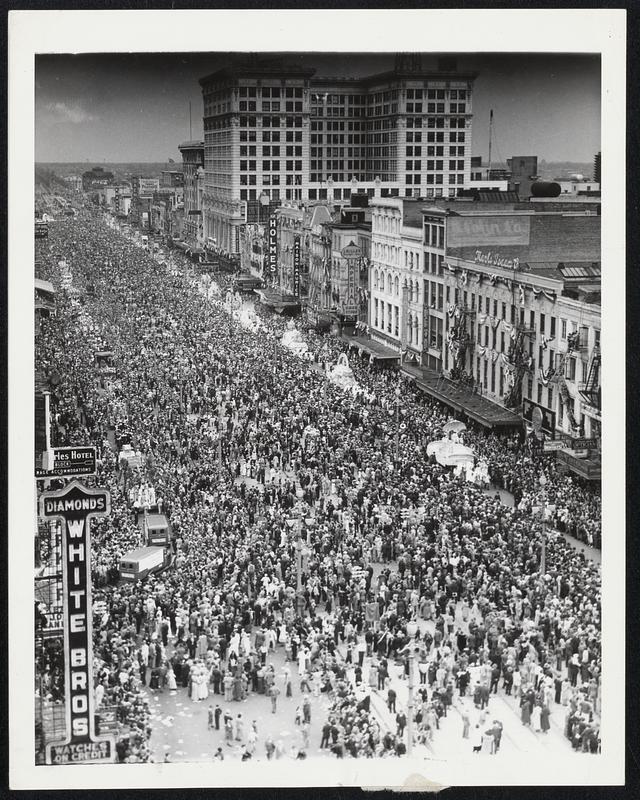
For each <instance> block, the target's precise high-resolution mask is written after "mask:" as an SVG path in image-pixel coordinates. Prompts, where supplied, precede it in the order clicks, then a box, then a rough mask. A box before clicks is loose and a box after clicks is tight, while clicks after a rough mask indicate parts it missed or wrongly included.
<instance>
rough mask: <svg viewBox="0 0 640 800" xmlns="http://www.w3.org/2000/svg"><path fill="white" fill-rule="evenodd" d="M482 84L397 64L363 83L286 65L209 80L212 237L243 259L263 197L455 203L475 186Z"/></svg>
mask: <svg viewBox="0 0 640 800" xmlns="http://www.w3.org/2000/svg"><path fill="white" fill-rule="evenodd" d="M475 77H476V76H475V74H472V73H468V74H467V73H458V72H456V71H437V70H436V71H433V70H432V71H427V70H422V69H421V68H420V67H419V65H416V64H406V63H403V62H402V61H400V62H398V63H397V64H396V69H395V70H393V71H391V72H388V73H384V74H381V75H373V76H368V77H365V78H361V79H355V80H351V79H349V80H346V79H334V78H316V77H314V71H313V70H311V69H301V68H300V67H292V66H290V65H286V64H282V63H280V64H278V63H271V64H268V63H265V64H258V63H254V64H246V65H244V66H237V67H229V68H226V69H223V70H220V71H218V72H216V73H214V74H212V75H209V76H207V77H206V78H202V79H201V80H200V85H201V87H202V93H203V101H204V130H205V157H204V160H205V191H204V228H205V237H206V238H207V239H211V240H212V241H214V242H215V243H216V244H217V245H218V246H219V247H220V248H221V249H223V250H225V251H227V252H230V253H236V252H238V250H239V231H238V228H239V227H240V226H241V225H242V224H243V222H245V221H254V220H253V219H252V220H249V216H250V214H249V211H250V209H252V208H253V207H254V206H255V205H256V204H257V203H258V202H259V199H260V197H261V196H266V197H267V198H268V199H269V200H270V201H276V202H279V201H281V200H282V201H289V202H294V203H303V202H306V201H314V200H327V201H328V202H340V203H342V202H344V203H345V204H348V202H349V198H350V196H351V194H352V193H354V192H364V193H365V194H367V195H369V196H370V197H384V196H401V197H434V198H436V197H454V196H455V195H456V194H457V192H458V190H460V189H463V188H465V187H466V186H467V185H468V182H469V176H470V163H471V124H472V93H473V82H474V80H475Z"/></svg>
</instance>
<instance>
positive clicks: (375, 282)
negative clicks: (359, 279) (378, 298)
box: [373, 269, 378, 289]
mask: <svg viewBox="0 0 640 800" xmlns="http://www.w3.org/2000/svg"><path fill="white" fill-rule="evenodd" d="M373 288H374V289H377V288H378V270H377V269H376V270H374V271H373Z"/></svg>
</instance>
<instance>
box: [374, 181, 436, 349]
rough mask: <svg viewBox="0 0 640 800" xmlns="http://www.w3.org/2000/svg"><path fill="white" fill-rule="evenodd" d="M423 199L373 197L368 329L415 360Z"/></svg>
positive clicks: (420, 330)
mask: <svg viewBox="0 0 640 800" xmlns="http://www.w3.org/2000/svg"><path fill="white" fill-rule="evenodd" d="M422 205H423V203H422V202H421V201H419V200H407V199H401V198H391V197H390V198H387V199H379V200H377V199H374V200H372V201H371V206H372V214H371V266H370V273H369V280H370V298H369V299H370V303H369V331H370V334H371V338H372V339H374V341H378V342H380V343H381V344H385V345H387V346H389V347H391V348H392V349H395V350H398V351H400V352H403V353H405V354H409V355H412V356H413V357H415V359H416V360H419V359H420V358H421V353H422V348H423V336H424V319H423V317H424V313H423V308H424V286H423V264H424V254H423V250H422Z"/></svg>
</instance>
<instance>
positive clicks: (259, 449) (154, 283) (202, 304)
mask: <svg viewBox="0 0 640 800" xmlns="http://www.w3.org/2000/svg"><path fill="white" fill-rule="evenodd" d="M48 247H49V248H50V250H49V251H48V252H45V253H43V254H42V256H43V257H42V259H41V261H42V269H43V271H44V272H45V273H46V274H43V275H42V277H46V278H47V279H50V280H52V281H53V282H54V285H56V287H57V288H58V289H59V291H58V293H57V297H56V314H55V315H54V316H52V317H50V318H48V319H44V320H42V322H41V325H40V330H39V333H38V335H37V336H36V366H37V368H39V369H40V370H41V371H42V372H43V373H44V374H45V375H46V377H47V379H48V381H49V384H50V386H51V389H52V410H53V414H54V419H55V425H54V434H53V435H54V443H55V444H59V445H67V444H74V445H79V444H89V443H91V444H94V445H95V446H96V447H97V450H98V458H99V466H98V472H97V475H96V478H95V482H96V485H99V486H101V487H104V488H107V489H109V491H110V493H111V506H112V513H111V515H110V517H109V518H105V519H103V520H100V521H94V523H93V527H92V542H93V551H92V572H93V576H94V582H95V585H96V586H97V587H99V595H96V596H99V598H100V599H101V600H102V601H103V602H104V612H103V614H101V616H100V619H99V620H97V621H96V626H95V639H96V644H95V657H96V669H95V673H96V681H97V691H96V694H97V695H99V696H100V697H99V699H100V702H101V703H102V704H105V703H107V702H108V703H110V704H115V705H117V706H118V708H119V709H124V710H122V711H121V712H120V714H121V721H122V722H123V724H124V726H125V727H126V728H127V730H129V731H130V733H129V736H128V740H127V742H128V743H127V746H126V748H125V747H124V746H123V745H121V747H120V751H119V753H120V752H121V751H122V759H121V760H123V761H136V760H145V758H148V748H147V746H146V744H145V742H146V741H148V736H149V721H148V708H147V705H146V703H145V701H144V697H143V694H142V687H144V686H145V685H150V683H151V682H152V681H154V682H155V680H157V681H158V685H160V682H164V681H166V680H175V681H176V683H177V684H180V683H182V685H186V686H187V687H189V686H190V687H191V689H190V691H191V696H192V699H193V697H194V694H195V695H197V694H198V693H200V694H201V695H202V697H201V698H200V699H206V698H207V696H208V693H209V691H215V689H214V688H213V687H214V686H215V685H216V680H219V683H218V684H217V686H218V688H219V690H220V691H222V692H226V691H227V689H228V688H229V686H231V688H230V691H231V696H232V698H235V697H239V696H241V695H242V693H243V692H249V691H255V692H259V691H261V688H263V687H264V688H265V691H266V692H268V691H269V687H268V683H269V677H268V670H267V671H266V673H265V674H264V675H262V676H259V672H260V670H261V669H262V668H263V666H264V657H265V648H266V650H267V652H268V649H269V646H270V645H269V644H268V643H267V644H265V642H267V640H270V641H271V642H272V641H273V639H274V638H275V642H276V645H277V644H278V643H279V644H280V645H282V646H284V647H285V648H287V653H289V651H290V653H291V661H292V662H294V663H295V662H297V661H298V660H299V659H300V658H301V657H302V656H301V654H304V663H303V667H304V669H303V670H302V671H301V674H302V675H306V674H307V673H308V674H309V678H308V682H309V691H314V687H316V686H317V687H318V688H317V689H316V690H317V691H326V692H329V693H330V694H331V696H332V698H333V699H332V702H333V706H332V710H331V712H330V716H329V718H328V721H327V725H329V726H330V728H329V734H328V737H329V738H328V741H326V742H323V746H330V747H331V749H332V750H333V752H335V754H336V756H338V757H340V756H347V755H350V756H358V755H362V756H368V755H374V754H384V753H394V754H402V752H403V751H404V750H405V749H406V745H405V740H406V736H405V735H404V727H403V729H402V732H400V731H396V736H395V737H393V736H391V734H387V733H386V732H385V731H383V730H381V729H380V726H379V723H378V722H377V721H376V718H375V715H374V714H373V713H372V711H371V709H370V708H369V707H368V703H367V698H366V697H361V696H360V695H361V690H360V689H359V686H360V683H367V682H369V679H368V678H367V679H365V678H363V679H362V681H356V682H355V683H353V682H350V681H347V680H345V675H344V666H343V664H342V661H341V657H340V654H339V653H337V652H336V650H337V648H338V646H339V644H342V642H343V639H344V642H345V645H346V646H347V647H348V646H351V647H352V648H354V647H357V646H358V643H359V641H360V639H362V640H363V641H364V640H365V639H367V637H369V641H368V644H369V645H370V646H371V649H372V652H375V653H376V655H377V657H378V659H379V662H378V669H380V665H381V664H382V662H383V660H384V659H403V658H406V647H407V645H408V644H409V643H410V637H409V635H408V633H407V622H408V621H409V620H411V619H418V620H425V621H429V622H430V625H429V626H427V627H428V628H429V629H430V628H433V633H431V632H430V630H426V629H424V632H423V633H422V634H420V637H419V641H418V642H417V644H418V645H419V647H420V649H421V652H422V654H423V656H422V657H423V660H422V661H421V663H426V664H427V665H428V666H427V673H426V674H427V678H426V680H425V688H424V692H425V693H427V696H426V699H425V702H424V703H422V704H421V705H420V708H419V710H418V714H419V715H420V720H419V735H420V736H422V737H424V739H425V741H427V740H428V738H429V736H432V735H433V731H434V725H435V728H436V729H437V718H438V714H439V713H445V711H446V708H447V707H448V706H450V705H451V703H452V702H453V700H454V699H455V697H456V692H457V693H458V695H464V694H465V692H463V691H462V687H463V686H464V685H465V681H466V680H467V679H466V678H465V677H464V676H465V674H467V675H475V674H477V675H478V676H479V677H478V681H479V683H480V685H481V686H485V685H486V683H487V681H489V685H490V688H491V690H493V689H494V688H495V687H496V686H497V685H498V686H499V689H500V691H503V690H504V691H505V692H506V691H507V688H508V687H509V686H513V685H515V683H516V677H515V676H516V675H519V678H518V679H517V680H518V683H519V696H520V697H523V698H524V697H531V694H530V693H531V692H533V695H534V700H533V704H532V707H531V710H530V714H531V716H532V717H533V716H534V714H536V715H537V712H536V708H540V709H541V711H540V717H541V719H542V715H543V711H544V709H545V707H548V705H549V694H548V692H549V685H550V684H549V682H551V683H552V684H553V685H554V686H555V682H556V681H558V680H564V679H565V676H569V677H568V679H569V683H570V685H571V696H570V699H568V700H567V702H568V708H569V709H570V710H571V711H572V715H571V717H570V719H571V720H572V721H571V724H570V725H569V726H568V728H567V736H569V738H571V740H572V741H575V740H576V736H577V737H578V739H579V744H578V746H579V747H580V748H581V749H588V750H593V746H592V744H590V743H591V742H592V741H597V736H598V731H597V718H598V712H599V701H600V677H601V651H600V644H601V634H600V570H599V567H598V566H597V565H595V564H593V563H592V562H591V561H589V560H588V559H587V558H585V556H584V555H583V554H581V553H578V552H577V551H576V550H575V549H573V548H572V547H571V546H570V545H568V544H567V543H566V542H565V540H564V539H563V538H562V537H561V536H559V535H557V534H554V533H550V534H549V535H548V537H547V543H546V565H547V569H546V574H544V575H541V574H540V569H539V567H540V536H539V522H538V520H537V519H536V517H535V516H533V515H532V511H531V506H532V504H533V503H534V501H535V496H536V491H537V481H538V477H539V475H540V473H541V472H544V473H545V475H546V476H547V478H548V487H549V495H550V500H551V501H553V502H555V503H556V504H557V509H559V510H558V511H557V513H558V515H559V521H560V520H561V521H562V523H563V524H564V525H565V527H566V528H567V529H568V530H571V531H572V532H574V533H575V534H576V535H578V536H579V538H583V539H585V540H587V541H589V542H591V543H593V544H598V543H599V535H600V534H599V525H600V505H599V496H598V494H597V493H596V492H594V491H593V490H590V489H589V488H588V487H586V486H579V485H578V484H577V483H576V482H573V481H572V480H571V479H569V478H566V477H564V476H560V475H558V473H557V472H556V470H555V466H554V462H553V460H552V459H551V458H549V457H537V456H533V455H532V454H531V453H530V452H528V451H527V449H526V444H525V443H523V442H521V441H520V440H519V438H518V437H517V436H510V437H499V436H496V435H493V434H489V435H487V434H486V433H484V432H483V431H481V430H473V429H470V430H468V431H467V432H466V433H465V444H468V445H469V446H470V447H472V448H473V449H474V450H475V451H476V452H477V454H478V456H479V457H482V458H483V459H485V460H486V461H487V463H488V464H489V468H490V472H491V476H492V479H493V481H494V482H495V483H496V484H499V485H501V486H504V487H505V488H507V489H508V490H509V491H512V492H513V493H514V495H515V497H516V501H517V505H516V506H515V507H513V508H508V507H506V506H504V505H502V504H501V503H500V501H499V499H498V498H496V497H494V496H493V495H491V494H487V493H484V492H482V491H481V490H480V489H478V488H477V487H475V486H474V485H472V484H469V483H466V482H464V481H463V480H461V479H460V478H457V477H456V476H455V475H453V473H452V472H451V470H447V469H446V468H443V467H441V466H440V465H439V464H438V463H437V462H436V461H435V459H433V458H431V457H429V456H427V454H426V446H427V444H428V443H429V442H430V441H432V440H433V439H437V438H439V437H440V436H441V433H442V429H443V427H444V425H445V424H446V423H447V421H448V420H449V418H450V416H449V413H448V411H447V409H445V408H443V407H441V406H439V405H438V404H436V403H435V402H433V401H431V400H430V399H428V398H425V396H424V395H422V394H421V393H420V392H419V391H418V390H417V389H416V388H415V387H414V386H413V385H412V384H410V383H409V382H404V383H403V384H402V409H401V431H402V432H401V435H400V436H399V440H398V445H397V452H396V445H395V419H394V414H395V411H394V409H395V389H396V387H397V386H398V381H399V378H398V375H397V373H395V372H393V371H391V370H388V369H382V368H378V367H376V366H375V365H372V364H370V363H369V361H368V360H365V359H361V358H359V357H354V358H351V359H350V367H351V368H352V370H353V373H354V376H355V379H356V380H357V382H358V384H359V385H360V386H361V387H363V391H362V392H361V393H348V394H347V393H345V392H343V391H342V390H341V389H340V387H338V386H336V385H333V384H331V383H329V382H327V381H326V380H325V378H324V377H323V375H322V370H316V369H313V366H312V365H311V364H310V363H309V361H308V360H306V359H305V360H302V359H300V358H297V357H296V356H295V355H293V354H291V353H289V352H288V351H287V350H285V349H283V348H282V347H280V346H279V345H278V342H279V341H280V339H281V337H282V335H283V333H284V330H285V323H284V322H283V321H282V320H280V319H279V318H274V317H273V316H270V315H268V314H267V313H266V312H264V311H263V310H260V309H259V310H258V313H259V315H260V318H261V321H262V322H263V324H264V329H263V331H262V332H261V333H260V334H259V335H256V334H255V333H253V332H251V331H249V330H246V329H245V328H243V327H242V326H241V325H239V324H238V323H237V322H234V321H233V319H232V318H230V316H229V314H228V313H226V311H225V310H224V309H222V308H221V307H220V306H219V304H216V303H214V302H211V301H208V300H207V299H206V297H205V296H203V294H202V293H201V292H200V291H199V290H198V286H197V283H198V278H197V277H196V276H194V275H192V274H190V273H189V272H188V271H187V270H186V269H180V270H173V269H170V267H169V266H168V265H160V264H158V263H157V262H156V261H155V260H154V259H153V258H152V257H151V256H150V255H149V254H148V253H146V252H144V251H142V250H141V249H140V248H138V247H136V246H135V245H134V244H133V243H131V242H130V241H128V240H127V239H125V238H124V237H123V236H122V235H121V234H120V233H118V232H117V231H113V230H111V229H110V228H108V227H107V226H106V225H104V224H103V223H102V222H101V221H100V220H97V219H95V218H93V217H92V216H90V215H88V214H87V215H84V216H81V217H80V218H79V219H77V220H63V221H58V222H56V225H55V226H52V227H51V233H50V241H49V245H48ZM60 260H64V262H65V267H64V269H65V271H66V272H67V273H69V274H71V275H72V279H73V283H72V285H71V289H67V290H61V289H60V281H59V273H60V269H61V267H60V264H59V262H60ZM218 280H219V283H220V287H219V288H220V292H221V293H224V291H225V290H226V288H227V287H226V286H225V284H224V281H223V280H222V279H221V278H219V279H218ZM88 284H91V286H92V287H94V291H95V296H94V297H92V296H89V294H87V293H86V292H85V291H84V289H85V286H86V285H88ZM301 335H302V336H304V337H305V341H306V342H307V345H308V350H309V352H310V353H311V355H312V358H313V359H315V360H316V361H317V362H321V361H323V360H324V361H329V362H332V363H335V361H336V360H337V357H338V356H339V354H340V353H341V352H342V351H343V345H341V344H340V343H339V342H337V341H335V340H330V339H326V338H323V337H321V336H320V335H319V334H316V333H313V332H306V331H304V332H301ZM99 351H110V352H112V353H113V365H114V368H115V374H113V375H109V376H108V378H107V379H106V380H105V378H104V375H100V374H99V371H98V368H97V366H96V359H95V353H96V352H99ZM309 426H313V427H314V428H315V429H316V430H317V431H318V432H319V446H318V447H317V449H316V450H315V452H313V453H308V452H306V451H305V448H304V446H303V434H304V432H305V430H306V429H307V428H308V427H309ZM116 428H117V430H118V431H122V430H123V429H125V430H126V435H127V438H128V439H129V441H130V443H131V446H132V448H133V450H134V451H135V452H137V453H139V454H140V455H141V458H140V464H139V465H138V466H137V467H135V468H134V469H129V468H126V469H125V467H124V465H123V463H122V462H121V461H120V459H119V457H118V453H117V451H116V450H115V449H114V447H113V436H114V430H116ZM248 478H253V479H254V480H247V479H248ZM143 485H145V486H152V487H153V489H154V493H155V495H156V498H161V502H162V511H163V513H165V514H166V515H167V517H168V518H169V520H170V522H171V526H172V528H173V532H174V535H175V539H176V557H175V560H174V564H173V567H172V568H171V569H170V570H168V571H167V572H164V573H162V574H161V575H159V576H152V577H150V578H149V579H147V580H146V581H144V582H136V583H134V584H130V585H125V584H121V583H118V581H117V574H118V566H119V561H120V558H121V557H122V555H123V554H124V553H125V552H127V551H128V550H130V549H132V548H134V547H136V546H139V545H140V544H141V536H142V534H141V529H140V527H139V525H138V523H137V518H136V515H135V514H134V513H133V512H134V510H133V507H132V504H131V502H130V500H131V495H130V490H131V488H132V486H134V487H135V486H138V487H140V486H143ZM300 531H302V533H303V539H304V540H306V542H307V545H306V547H307V548H308V553H307V555H306V556H305V558H304V560H303V564H302V565H301V570H302V571H303V573H304V574H303V577H302V591H301V596H300V597H298V596H297V592H296V586H297V571H298V559H299V554H298V550H297V549H296V540H297V537H298V533H299V532H300ZM376 563H382V565H383V569H382V572H381V573H380V574H379V575H378V576H377V577H376V578H374V577H373V575H374V569H373V565H374V564H376ZM300 610H301V613H300ZM423 628H424V626H423ZM168 637H171V638H172V640H175V646H173V647H172V653H171V655H170V657H169V656H168V655H167V651H166V645H167V639H168ZM261 637H264V638H263V639H261ZM354 637H355V638H354ZM194 640H195V647H194ZM403 653H405V655H403ZM145 654H146V655H145ZM574 668H577V672H576V671H575V670H574ZM154 671H155V679H154ZM434 671H435V676H434ZM474 671H475V672H474ZM171 675H173V678H171V677H170V676H171ZM196 676H198V677H196ZM432 677H433V680H431V678H432ZM230 679H231V680H232V684H231V685H230V684H229V680H230ZM378 680H379V673H378V676H377V677H376V682H377V681H378ZM225 681H226V684H225ZM99 687H103V688H102V690H100V689H99ZM466 687H467V690H466V691H468V692H470V693H471V694H472V695H474V696H475V691H476V682H475V678H474V680H473V681H472V680H471V678H469V680H468V681H467V682H466ZM285 690H286V689H285ZM566 697H567V698H569V694H567V695H566ZM527 702H528V701H527ZM545 704H546V706H545ZM529 705H531V704H529ZM443 708H444V710H445V711H443ZM523 709H524V706H523ZM545 713H546V712H545ZM524 715H525V712H524V710H523V716H524ZM523 721H524V719H523ZM585 740H588V742H589V744H588V745H587V746H586V748H585V745H584V741H585ZM123 741H125V740H124V739H123Z"/></svg>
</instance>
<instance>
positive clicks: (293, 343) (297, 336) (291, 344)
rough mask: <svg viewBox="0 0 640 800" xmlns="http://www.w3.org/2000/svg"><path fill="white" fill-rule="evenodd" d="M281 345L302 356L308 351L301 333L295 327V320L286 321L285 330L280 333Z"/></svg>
mask: <svg viewBox="0 0 640 800" xmlns="http://www.w3.org/2000/svg"><path fill="white" fill-rule="evenodd" d="M281 343H282V346H283V347H286V349H287V350H289V351H290V352H291V353H293V354H294V355H296V356H298V357H299V358H302V357H303V356H304V355H306V353H307V352H308V350H309V348H308V346H307V343H306V342H305V341H304V339H303V338H302V334H301V333H300V331H299V330H298V329H297V328H296V325H295V322H294V321H293V320H292V319H291V320H289V322H288V323H287V330H286V331H285V332H284V333H283V334H282V340H281Z"/></svg>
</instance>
